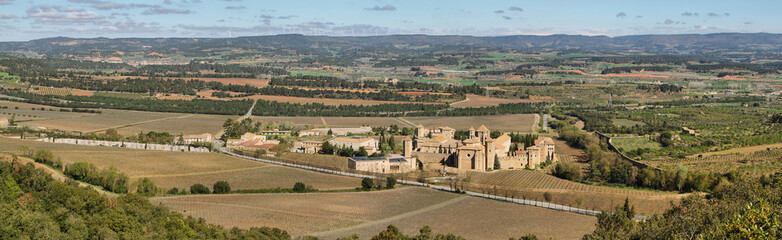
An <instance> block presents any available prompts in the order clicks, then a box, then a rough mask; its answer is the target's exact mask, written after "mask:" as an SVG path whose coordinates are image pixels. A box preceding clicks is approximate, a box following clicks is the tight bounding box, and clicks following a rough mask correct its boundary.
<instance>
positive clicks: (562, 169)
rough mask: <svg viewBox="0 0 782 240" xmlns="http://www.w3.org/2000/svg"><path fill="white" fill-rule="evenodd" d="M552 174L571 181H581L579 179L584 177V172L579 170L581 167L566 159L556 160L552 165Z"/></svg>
mask: <svg viewBox="0 0 782 240" xmlns="http://www.w3.org/2000/svg"><path fill="white" fill-rule="evenodd" d="M552 174H553V175H554V176H557V177H559V178H562V179H567V180H571V181H581V179H582V178H583V177H584V173H583V171H582V170H581V167H579V166H578V165H577V164H575V163H572V162H568V161H560V162H558V163H557V165H556V166H555V167H554V172H553V173H552Z"/></svg>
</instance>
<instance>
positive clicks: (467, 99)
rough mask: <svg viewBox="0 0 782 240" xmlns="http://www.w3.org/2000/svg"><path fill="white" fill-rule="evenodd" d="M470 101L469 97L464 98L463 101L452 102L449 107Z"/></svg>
mask: <svg viewBox="0 0 782 240" xmlns="http://www.w3.org/2000/svg"><path fill="white" fill-rule="evenodd" d="M467 101H470V97H467V96H465V97H464V100H461V101H458V102H452V103H451V104H450V105H451V106H453V105H454V104H456V105H459V104H460V103H463V102H467Z"/></svg>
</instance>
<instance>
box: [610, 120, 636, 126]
mask: <svg viewBox="0 0 782 240" xmlns="http://www.w3.org/2000/svg"><path fill="white" fill-rule="evenodd" d="M611 121H612V122H614V125H617V126H620V127H621V126H625V127H633V126H636V125H643V124H644V123H642V122H636V121H633V120H629V119H612V120H611Z"/></svg>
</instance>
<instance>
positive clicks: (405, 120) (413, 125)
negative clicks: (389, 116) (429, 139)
mask: <svg viewBox="0 0 782 240" xmlns="http://www.w3.org/2000/svg"><path fill="white" fill-rule="evenodd" d="M394 120H396V121H397V122H400V123H402V124H406V125H410V126H411V127H413V128H415V127H416V125H415V123H413V122H411V121H409V120H407V119H404V118H401V117H397V118H394Z"/></svg>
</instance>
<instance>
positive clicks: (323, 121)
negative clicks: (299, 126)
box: [320, 117, 329, 127]
mask: <svg viewBox="0 0 782 240" xmlns="http://www.w3.org/2000/svg"><path fill="white" fill-rule="evenodd" d="M320 122H321V123H323V126H324V127H329V124H328V123H326V118H323V117H320Z"/></svg>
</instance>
